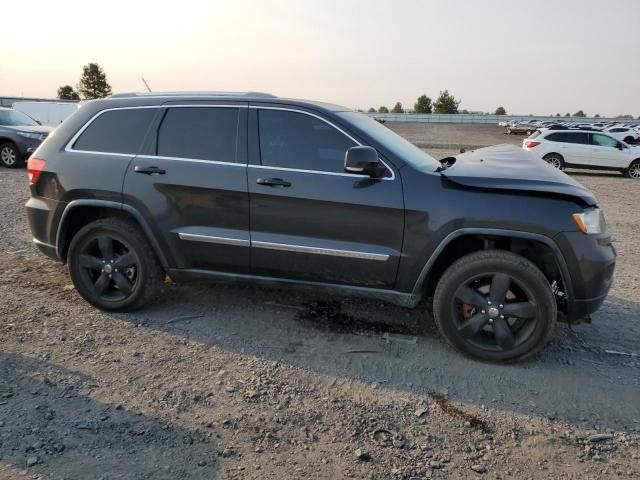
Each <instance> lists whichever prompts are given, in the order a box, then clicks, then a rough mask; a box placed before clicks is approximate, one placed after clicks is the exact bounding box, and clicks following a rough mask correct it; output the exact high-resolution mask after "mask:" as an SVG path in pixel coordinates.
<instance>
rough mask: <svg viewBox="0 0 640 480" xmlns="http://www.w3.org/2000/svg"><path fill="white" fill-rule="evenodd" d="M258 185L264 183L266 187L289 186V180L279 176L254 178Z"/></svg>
mask: <svg viewBox="0 0 640 480" xmlns="http://www.w3.org/2000/svg"><path fill="white" fill-rule="evenodd" d="M256 183H257V184H258V185H266V186H268V187H290V186H291V182H287V181H286V180H283V179H281V178H259V179H258V180H256Z"/></svg>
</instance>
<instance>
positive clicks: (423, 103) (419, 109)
mask: <svg viewBox="0 0 640 480" xmlns="http://www.w3.org/2000/svg"><path fill="white" fill-rule="evenodd" d="M413 111H414V113H431V112H432V109H431V99H430V98H429V97H427V96H426V95H420V96H419V97H418V100H416V103H415V105H414V106H413Z"/></svg>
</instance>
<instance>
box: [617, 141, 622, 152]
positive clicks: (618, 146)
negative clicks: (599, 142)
mask: <svg viewBox="0 0 640 480" xmlns="http://www.w3.org/2000/svg"><path fill="white" fill-rule="evenodd" d="M616 148H617V149H618V150H622V149H623V148H624V144H623V143H621V142H618V143H616Z"/></svg>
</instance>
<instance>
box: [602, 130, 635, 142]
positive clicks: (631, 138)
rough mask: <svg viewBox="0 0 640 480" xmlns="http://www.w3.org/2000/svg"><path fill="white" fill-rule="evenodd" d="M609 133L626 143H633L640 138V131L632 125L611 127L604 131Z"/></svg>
mask: <svg viewBox="0 0 640 480" xmlns="http://www.w3.org/2000/svg"><path fill="white" fill-rule="evenodd" d="M604 133H606V134H607V135H611V136H612V137H614V138H617V139H618V140H623V141H624V142H626V143H632V142H636V141H638V140H640V132H638V130H637V129H635V128H630V127H611V128H608V129H606V130H605V131H604Z"/></svg>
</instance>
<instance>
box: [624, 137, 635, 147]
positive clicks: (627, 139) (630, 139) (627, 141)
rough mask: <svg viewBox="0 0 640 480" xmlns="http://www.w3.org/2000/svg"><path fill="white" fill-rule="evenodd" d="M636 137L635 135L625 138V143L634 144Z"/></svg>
mask: <svg viewBox="0 0 640 480" xmlns="http://www.w3.org/2000/svg"><path fill="white" fill-rule="evenodd" d="M634 142H635V139H634V138H633V137H627V138H625V139H624V143H628V144H629V145H633V143H634Z"/></svg>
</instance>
